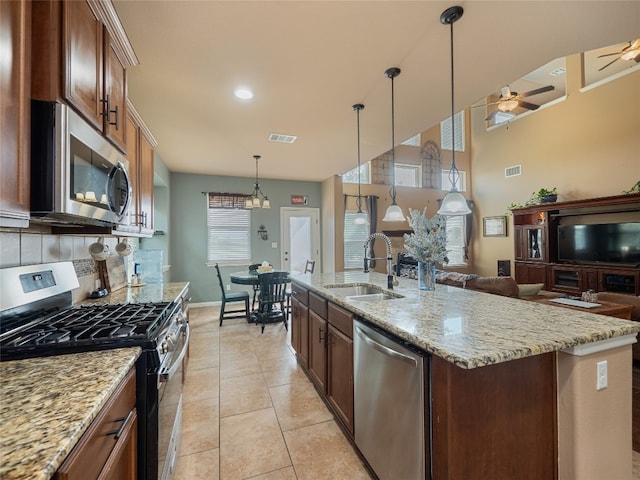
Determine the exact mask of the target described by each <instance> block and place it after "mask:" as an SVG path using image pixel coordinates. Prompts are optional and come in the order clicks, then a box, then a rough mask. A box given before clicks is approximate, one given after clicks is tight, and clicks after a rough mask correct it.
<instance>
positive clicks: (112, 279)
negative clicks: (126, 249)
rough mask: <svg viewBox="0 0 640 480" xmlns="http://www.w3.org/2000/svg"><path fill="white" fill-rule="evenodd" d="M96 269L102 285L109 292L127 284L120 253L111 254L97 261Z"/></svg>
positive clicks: (125, 271) (125, 270)
mask: <svg viewBox="0 0 640 480" xmlns="http://www.w3.org/2000/svg"><path fill="white" fill-rule="evenodd" d="M98 271H99V275H100V280H101V282H102V286H103V287H104V288H106V289H107V290H109V291H110V292H115V291H116V290H120V289H121V288H124V287H126V286H127V269H126V268H125V265H124V258H123V257H121V256H120V255H111V256H110V257H108V258H107V259H106V260H102V261H100V262H98Z"/></svg>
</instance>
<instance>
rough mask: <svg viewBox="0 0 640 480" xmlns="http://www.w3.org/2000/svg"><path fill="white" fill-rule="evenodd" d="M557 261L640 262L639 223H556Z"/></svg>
mask: <svg viewBox="0 0 640 480" xmlns="http://www.w3.org/2000/svg"><path fill="white" fill-rule="evenodd" d="M558 260H559V261H560V262H569V263H607V264H612V265H618V264H619V265H633V266H638V265H640V222H628V223H600V224H591V225H559V226H558Z"/></svg>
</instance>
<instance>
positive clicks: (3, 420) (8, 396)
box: [0, 347, 141, 480]
mask: <svg viewBox="0 0 640 480" xmlns="http://www.w3.org/2000/svg"><path fill="white" fill-rule="evenodd" d="M140 351H141V350H140V348H138V347H133V348H122V349H115V350H105V351H97V352H85V353H74V354H69V355H57V356H51V357H41V358H30V359H26V360H16V361H8V362H2V363H0V388H1V389H0V459H1V461H0V478H2V479H6V480H13V479H25V478H29V479H33V480H40V479H43V480H46V479H49V478H52V477H53V475H54V473H55V472H56V470H57V469H58V468H59V467H60V465H62V462H63V461H64V460H65V458H66V457H67V456H68V455H69V453H70V452H71V450H72V449H73V447H74V446H75V445H76V444H77V443H78V441H79V440H80V438H81V437H82V435H83V433H84V432H85V431H86V430H87V429H88V427H89V426H90V425H91V422H92V421H93V420H94V419H95V418H96V416H97V415H98V414H99V413H100V411H101V409H102V408H103V407H104V406H105V404H106V403H107V401H108V400H109V399H110V397H111V396H112V395H113V394H114V393H115V391H116V390H117V388H118V386H119V385H120V384H121V382H122V381H123V379H124V378H125V376H126V375H127V373H128V372H129V371H130V370H131V369H132V368H133V366H134V365H135V362H136V359H137V358H138V356H139V355H140ZM105 365H109V368H108V369H105V368H104V366H105ZM96 372H100V373H99V374H97V373H96Z"/></svg>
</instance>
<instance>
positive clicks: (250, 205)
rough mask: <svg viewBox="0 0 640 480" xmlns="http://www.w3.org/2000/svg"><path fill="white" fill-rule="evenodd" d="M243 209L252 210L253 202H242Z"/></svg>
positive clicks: (248, 199) (249, 200)
mask: <svg viewBox="0 0 640 480" xmlns="http://www.w3.org/2000/svg"><path fill="white" fill-rule="evenodd" d="M244 208H248V209H249V210H251V209H252V208H253V201H252V200H251V198H247V199H246V200H245V201H244Z"/></svg>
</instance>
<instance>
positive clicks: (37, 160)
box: [31, 100, 131, 226]
mask: <svg viewBox="0 0 640 480" xmlns="http://www.w3.org/2000/svg"><path fill="white" fill-rule="evenodd" d="M130 202H131V182H130V179H129V174H128V161H127V160H126V158H125V157H124V155H122V153H120V151H119V150H117V149H116V148H115V147H114V146H113V145H112V144H111V143H109V142H108V141H107V140H106V139H105V138H104V137H103V136H102V135H100V133H99V132H97V131H96V130H95V129H94V128H93V127H92V126H91V125H89V124H88V123H87V122H86V121H85V120H84V119H83V118H82V117H81V116H80V115H78V114H77V113H76V112H74V111H73V110H72V109H71V108H69V107H68V106H67V105H64V104H61V103H57V102H44V101H39V100H32V102H31V216H32V217H39V218H41V219H42V220H44V221H47V222H52V223H58V224H80V225H101V226H108V225H116V224H121V223H128V219H129V218H128V209H129V204H130Z"/></svg>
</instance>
